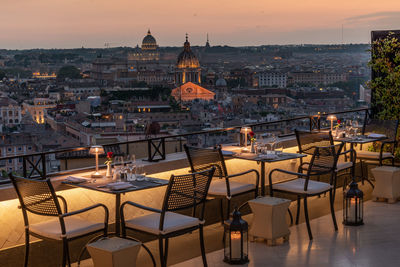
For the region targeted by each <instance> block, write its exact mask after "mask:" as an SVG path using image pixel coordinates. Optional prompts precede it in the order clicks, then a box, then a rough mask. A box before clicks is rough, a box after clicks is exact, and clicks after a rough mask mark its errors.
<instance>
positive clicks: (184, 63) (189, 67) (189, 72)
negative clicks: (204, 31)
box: [175, 35, 201, 85]
mask: <svg viewBox="0 0 400 267" xmlns="http://www.w3.org/2000/svg"><path fill="white" fill-rule="evenodd" d="M187 82H191V83H196V84H201V69H200V63H199V60H198V59H197V57H196V55H195V54H194V53H193V51H192V50H191V49H190V43H189V41H188V36H187V35H186V42H185V43H184V46H183V51H182V52H181V53H180V54H179V56H178V62H177V64H176V70H175V84H176V85H182V84H185V83H187Z"/></svg>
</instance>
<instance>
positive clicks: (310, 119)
mask: <svg viewBox="0 0 400 267" xmlns="http://www.w3.org/2000/svg"><path fill="white" fill-rule="evenodd" d="M308 119H309V123H310V125H309V126H310V132H311V131H312V123H313V119H312V116H310V117H309V118H308Z"/></svg>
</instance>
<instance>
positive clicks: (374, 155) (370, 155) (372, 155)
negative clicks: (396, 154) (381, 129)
mask: <svg viewBox="0 0 400 267" xmlns="http://www.w3.org/2000/svg"><path fill="white" fill-rule="evenodd" d="M379 154H380V152H372V151H357V158H363V159H377V160H379ZM382 158H383V159H385V158H393V154H392V153H390V152H383V153H382Z"/></svg>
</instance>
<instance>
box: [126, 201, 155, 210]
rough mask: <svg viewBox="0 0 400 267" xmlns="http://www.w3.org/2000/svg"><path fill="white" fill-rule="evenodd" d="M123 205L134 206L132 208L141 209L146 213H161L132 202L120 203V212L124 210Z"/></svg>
mask: <svg viewBox="0 0 400 267" xmlns="http://www.w3.org/2000/svg"><path fill="white" fill-rule="evenodd" d="M125 205H131V206H134V207H136V208H139V209H142V210H148V211H152V212H157V213H161V212H162V211H161V210H159V209H155V208H151V207H147V206H143V205H140V204H138V203H135V202H132V201H126V202H124V203H122V205H121V208H120V210H121V212H122V211H123V210H124V207H125Z"/></svg>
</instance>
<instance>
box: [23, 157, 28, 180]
mask: <svg viewBox="0 0 400 267" xmlns="http://www.w3.org/2000/svg"><path fill="white" fill-rule="evenodd" d="M22 171H23V176H24V178H27V177H26V176H27V175H28V172H27V170H26V157H25V156H24V157H22Z"/></svg>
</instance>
